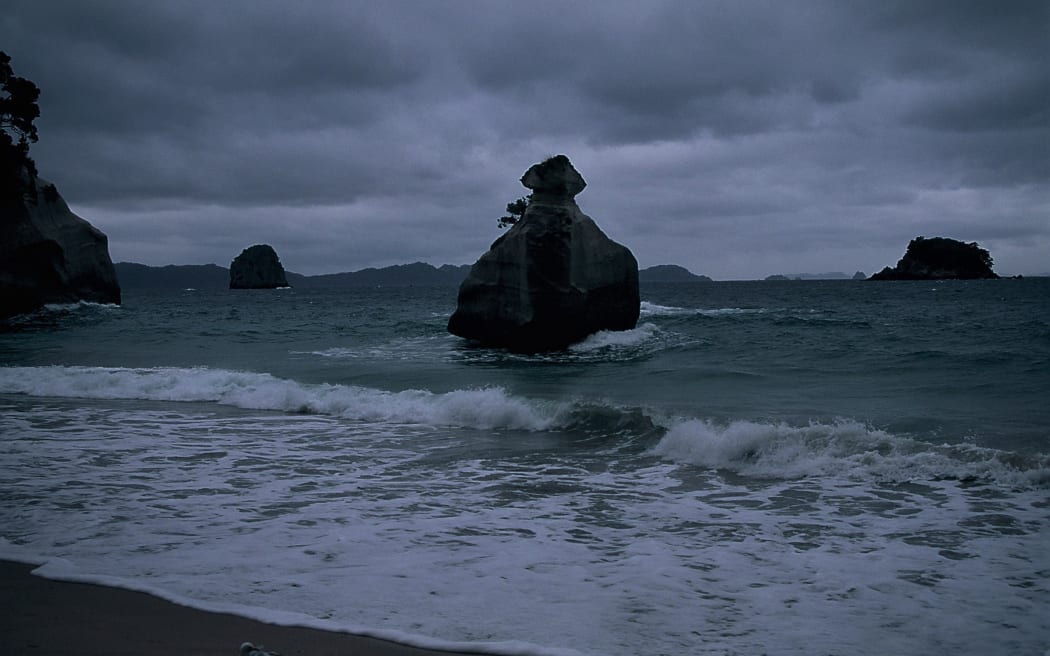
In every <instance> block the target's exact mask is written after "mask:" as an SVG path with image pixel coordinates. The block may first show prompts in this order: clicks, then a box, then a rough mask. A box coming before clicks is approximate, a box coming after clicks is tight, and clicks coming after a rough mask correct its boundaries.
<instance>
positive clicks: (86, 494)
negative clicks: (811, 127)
mask: <svg viewBox="0 0 1050 656" xmlns="http://www.w3.org/2000/svg"><path fill="white" fill-rule="evenodd" d="M642 299H643V300H642V307H641V318H640V320H639V323H638V326H637V328H635V329H633V330H629V331H623V332H602V333H597V334H595V335H592V336H590V337H588V338H587V339H585V340H584V341H582V342H580V343H578V344H575V345H573V346H572V347H570V348H569V349H567V350H565V351H563V352H556V353H547V354H537V355H521V354H515V353H511V352H507V351H504V350H499V349H490V348H482V347H479V346H477V345H475V344H471V343H468V342H466V341H464V340H462V339H460V338H458V337H454V336H452V335H450V334H449V333H448V332H447V331H446V324H447V321H448V318H449V316H450V314H451V313H452V312H453V310H454V309H455V305H456V289H455V288H454V287H385V288H384V287H376V288H347V289H283V290H267V291H231V290H195V289H184V290H182V289H180V290H156V291H146V290H127V291H125V294H124V304H123V305H121V306H105V305H92V304H88V303H81V304H75V305H63V306H51V307H48V308H46V309H44V310H42V311H40V312H38V313H36V314H32V315H27V316H21V317H16V318H14V319H12V320H10V321H8V322H6V323H5V324H3V327H2V328H0V500H2V504H0V557H2V558H6V559H13V560H19V561H22V562H30V563H34V564H38V565H40V568H39V569H38V570H37V573H38V574H39V575H41V576H46V577H50V578H56V579H62V580H71V581H88V582H95V583H102V584H106V585H113V586H120V587H124V588H129V589H134V590H145V591H148V592H152V593H154V594H157V595H159V596H161V597H164V598H166V599H170V600H173V601H176V602H179V603H182V604H186V605H190V606H194V607H198V608H202V609H206V610H220V611H231V612H235V613H238V614H241V615H245V616H249V617H253V618H257V619H262V620H265V621H269V622H274V623H279V624H299V625H306V626H315V627H320V628H328V629H335V630H344V631H351V632H355V633H362V634H366V635H372V636H378V637H382V638H389V639H393V640H397V641H400V642H404V643H408V644H411V645H416V646H423V647H430V648H437V649H449V650H464V651H477V652H481V653H487V654H497V655H498V654H503V655H509V654H519V655H524V656H545V655H546V656H569V655H577V656H579V655H588V656H590V655H602V656H627V655H649V654H669V655H692V654H718V655H729V654H733V655H745V654H746V655H753V654H800V655H801V654H805V655H807V656H810V655H815V654H816V655H819V654H824V655H831V654H835V655H838V654H841V655H867V654H870V655H873V656H875V655H878V656H884V655H885V654H899V655H909V654H915V655H920V654H921V655H923V656H927V655H929V654H975V655H976V654H981V655H987V654H1009V655H1027V654H1035V655H1037V656H1042V655H1044V654H1047V653H1050V279H1048V278H1026V279H1020V280H1017V279H1008V280H1007V279H1004V280H986V281H936V282H880V283H876V282H866V281H848V280H831V281H756V282H698V283H682V284H663V285H661V284H649V285H643V287H642ZM250 639H251V636H245V640H250ZM270 646H271V647H273V648H276V649H278V651H293V650H294V645H283V646H282V645H270ZM282 647H283V649H282ZM234 648H235V646H234V647H231V653H232V649H234Z"/></svg>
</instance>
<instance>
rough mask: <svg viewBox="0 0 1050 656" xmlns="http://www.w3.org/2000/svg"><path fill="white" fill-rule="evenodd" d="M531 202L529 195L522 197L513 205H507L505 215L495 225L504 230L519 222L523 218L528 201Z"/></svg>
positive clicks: (530, 195)
mask: <svg viewBox="0 0 1050 656" xmlns="http://www.w3.org/2000/svg"><path fill="white" fill-rule="evenodd" d="M531 200H532V194H529V195H528V196H522V197H521V198H519V199H518V200H516V201H514V202H513V203H507V213H506V214H504V215H503V216H501V217H500V218H499V221H497V222H496V225H498V226H499V227H500V228H506V227H507V226H512V225H514V224H515V223H517V222H518V221H521V217H523V216H525V210H527V209H528V207H529V201H531Z"/></svg>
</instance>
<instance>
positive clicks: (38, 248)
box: [0, 171, 120, 317]
mask: <svg viewBox="0 0 1050 656" xmlns="http://www.w3.org/2000/svg"><path fill="white" fill-rule="evenodd" d="M77 301H91V302H94V303H120V285H119V284H118V283H117V275H116V272H115V271H114V269H113V261H112V260H111V259H110V257H109V241H108V239H107V238H106V235H104V234H103V233H102V232H101V231H100V230H98V229H97V228H95V226H93V225H91V224H90V223H88V222H87V221H85V220H84V219H82V218H80V217H79V216H77V215H76V214H74V213H73V212H72V210H70V209H69V206H68V205H67V204H66V202H65V201H64V200H63V199H62V197H61V196H60V195H59V193H58V190H57V189H56V188H55V185H53V184H51V183H50V182H48V181H46V180H44V179H42V178H39V177H36V176H30V175H29V174H28V173H26V172H24V171H23V174H22V179H21V183H20V184H18V185H17V186H5V187H4V192H3V193H0V317H7V316H12V315H15V314H21V313H24V312H31V311H33V310H36V309H39V308H41V307H43V306H44V305H46V304H49V303H75V302H77Z"/></svg>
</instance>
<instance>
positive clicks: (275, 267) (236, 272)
mask: <svg viewBox="0 0 1050 656" xmlns="http://www.w3.org/2000/svg"><path fill="white" fill-rule="evenodd" d="M287 286H288V279H287V278H286V277H285V275H284V267H283V266H281V260H280V259H278V257H277V251H275V250H274V249H273V246H270V245H268V244H256V245H255V246H249V247H248V248H246V249H244V250H243V251H241V254H240V255H238V256H237V257H235V258H234V259H233V262H231V263H230V289H277V288H278V287H287Z"/></svg>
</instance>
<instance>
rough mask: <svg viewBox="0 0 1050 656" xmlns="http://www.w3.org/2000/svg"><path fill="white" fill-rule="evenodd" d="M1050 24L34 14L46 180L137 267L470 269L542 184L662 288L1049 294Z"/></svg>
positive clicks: (681, 11) (346, 8)
mask: <svg viewBox="0 0 1050 656" xmlns="http://www.w3.org/2000/svg"><path fill="white" fill-rule="evenodd" d="M1048 34H1050V5H1048V4H1046V3H1045V2H1041V1H1034V2H1021V1H1017V2H1010V3H1005V4H1002V3H993V2H960V1H950V2H922V3H915V2H906V1H905V2H879V3H852V2H835V1H830V0H829V1H827V2H817V1H811V2H805V3H777V2H759V1H754V2H728V1H727V2H653V3H649V2H647V3H635V2H624V3H554V2H550V3H548V2H530V3H526V4H522V3H502V2H498V3H497V2H493V3H477V2H439V3H438V2H424V1H419V2H405V1H400V2H384V3H374V2H327V3H326V2H304V3H296V4H289V3H279V2H224V3H210V2H178V3H140V2H113V1H111V2H106V3H79V2H48V3H40V2H32V1H26V2H23V1H21V0H15V1H14V2H13V6H12V7H11V8H9V9H7V10H6V11H5V12H4V16H3V18H0V44H2V45H0V48H2V49H4V50H5V51H7V52H8V54H10V55H11V56H12V65H13V66H14V69H15V72H16V74H19V75H22V76H24V77H28V78H30V79H31V80H33V81H34V82H36V83H37V85H38V86H40V88H41V90H42V94H41V101H40V104H41V111H42V116H41V118H40V119H39V120H38V123H37V125H38V127H39V130H40V135H41V139H40V142H39V143H38V144H35V145H34V148H33V151H32V154H33V156H34V158H35V159H36V160H37V164H38V167H39V169H40V171H41V174H42V175H43V176H44V177H46V178H48V179H51V180H53V181H54V182H56V183H57V184H58V187H59V189H60V191H61V192H62V193H63V195H64V196H65V197H66V199H67V200H68V201H69V202H70V204H71V205H72V206H73V207H74V209H75V210H77V211H78V212H79V213H81V214H82V215H83V216H84V217H85V218H88V219H89V220H91V221H92V222H93V223H95V224H96V225H97V226H99V227H100V228H101V229H102V230H103V231H105V232H106V233H107V234H108V235H109V237H110V249H111V253H112V254H113V257H114V259H116V260H130V261H139V262H143V263H147V264H167V263H205V262H216V263H219V264H224V265H225V264H228V263H229V261H230V260H231V259H232V258H233V257H234V256H235V255H236V254H237V253H239V252H240V250H241V249H242V248H244V247H246V246H248V245H250V244H252V243H257V242H265V243H270V244H272V245H273V246H274V247H275V248H276V249H277V250H278V252H279V253H280V255H281V258H282V260H283V262H284V263H285V266H286V267H287V268H289V269H291V270H293V271H298V272H302V273H325V272H334V271H346V270H356V269H360V268H364V267H368V266H383V265H387V264H394V263H400V262H410V261H415V260H424V261H429V262H432V263H434V264H441V263H446V262H448V263H457V264H458V263H469V262H472V261H473V260H474V259H476V258H477V257H478V256H479V255H480V254H481V253H482V252H483V251H484V250H485V249H486V248H487V247H488V244H489V243H490V242H491V241H492V240H493V239H495V238H496V237H497V236H498V235H499V231H498V229H497V228H496V218H497V217H498V216H499V215H500V214H501V213H502V210H503V206H504V205H505V204H506V203H507V202H509V201H510V200H513V199H514V198H517V197H518V196H521V195H524V194H525V193H526V190H525V189H523V188H522V187H521V186H520V184H519V183H518V178H519V177H520V176H521V174H522V173H523V172H524V170H525V169H526V168H528V166H529V165H531V164H532V163H534V162H536V161H539V160H541V159H543V158H545V157H547V156H549V155H552V154H556V153H565V154H567V155H569V157H570V158H571V159H572V160H573V162H574V164H575V165H576V167H577V168H578V169H579V170H580V171H581V173H582V174H583V175H584V177H585V178H586V179H587V181H588V188H587V190H586V191H585V192H584V193H583V194H581V195H580V196H579V198H578V199H577V200H578V202H579V203H580V206H581V207H582V208H583V210H584V211H585V212H587V213H588V214H589V215H590V216H592V217H593V218H594V219H595V220H596V221H598V223H599V225H601V226H602V227H603V229H604V230H605V231H606V232H607V233H609V234H610V236H612V237H613V238H614V239H616V240H618V241H620V242H622V243H625V244H626V245H628V246H629V247H630V248H631V249H632V250H633V251H634V252H635V254H636V255H637V256H638V259H639V262H640V263H641V264H642V265H643V266H649V265H653V264H661V263H676V264H682V265H684V266H687V267H689V268H690V269H691V270H693V271H695V272H697V273H705V274H707V275H711V276H713V277H715V278H754V277H763V276H765V275H769V274H772V273H792V272H803V271H811V272H817V271H829V270H838V271H845V272H847V273H852V272H853V271H854V270H857V269H861V270H864V271H866V272H869V273H870V272H871V271H873V270H876V269H878V268H881V267H882V266H885V265H892V264H893V263H895V261H896V259H897V258H898V257H900V255H901V254H902V253H903V251H904V247H905V246H906V245H907V242H908V240H910V239H911V238H912V237H914V236H917V235H920V234H923V235H927V236H948V237H954V238H957V239H962V240H965V241H978V242H979V243H980V244H981V245H982V246H983V247H985V248H987V249H989V250H990V251H991V253H992V255H993V257H994V258H995V260H996V263H997V266H996V268H997V270H998V271H1000V272H1001V273H1026V274H1031V273H1038V272H1045V271H1048V270H1050V185H1048V181H1050V66H1048V64H1047V62H1048V61H1050V45H1048V44H1050V39H1048V38H1047V35H1048Z"/></svg>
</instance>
